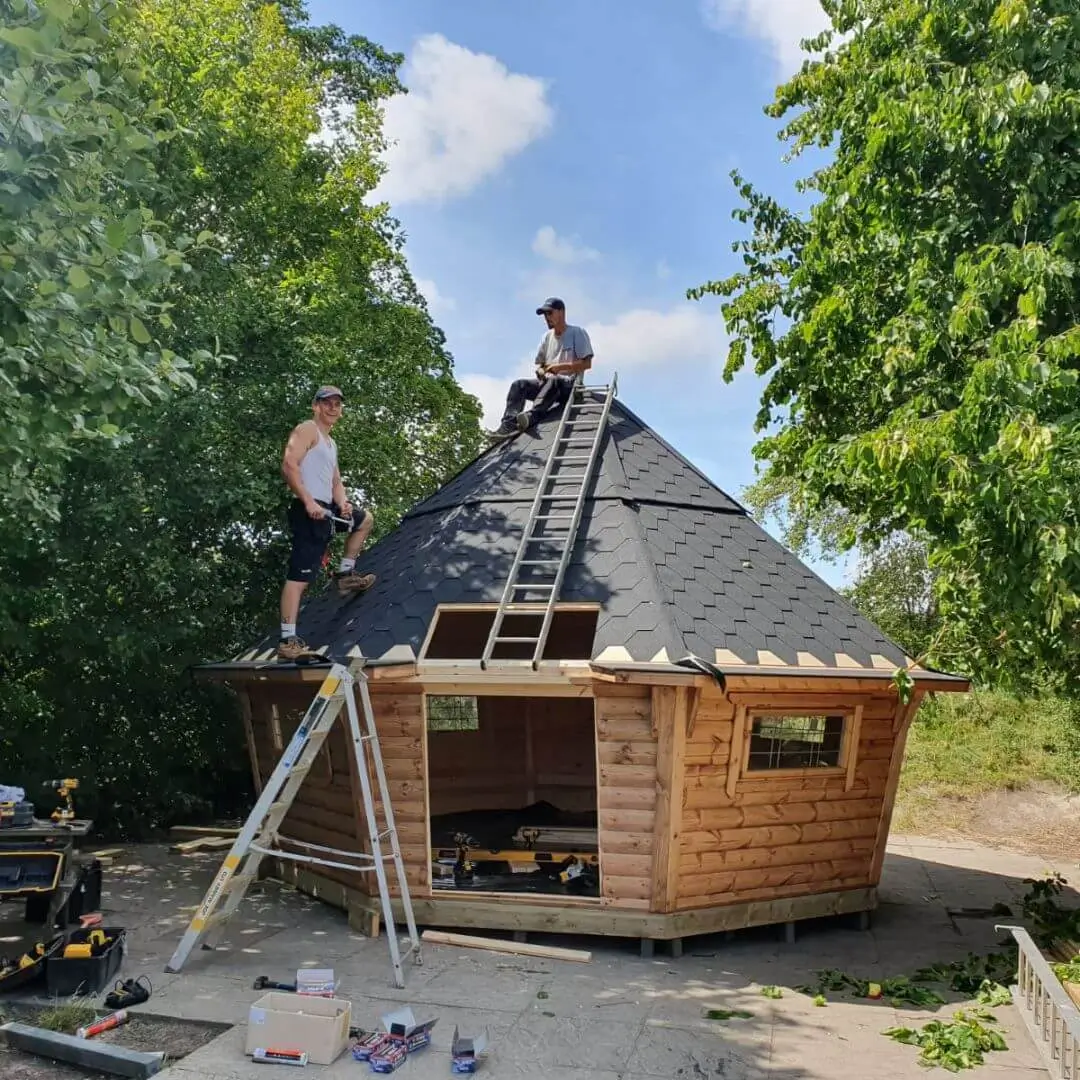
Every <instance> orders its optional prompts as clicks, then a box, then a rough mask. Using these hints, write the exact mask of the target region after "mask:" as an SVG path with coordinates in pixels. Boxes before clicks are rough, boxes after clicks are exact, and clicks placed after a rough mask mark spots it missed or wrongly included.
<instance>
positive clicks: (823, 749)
mask: <svg viewBox="0 0 1080 1080" xmlns="http://www.w3.org/2000/svg"><path fill="white" fill-rule="evenodd" d="M844 719H845V718H844V716H843V715H839V714H834V715H825V714H810V715H804V716H789V715H779V716H777V715H770V714H768V713H761V714H758V715H755V716H753V717H752V718H751V726H750V746H749V747H748V749H747V754H746V772H747V773H761V772H771V771H773V770H776V769H820V768H826V769H837V768H840V766H841V764H842V755H843V749H844Z"/></svg>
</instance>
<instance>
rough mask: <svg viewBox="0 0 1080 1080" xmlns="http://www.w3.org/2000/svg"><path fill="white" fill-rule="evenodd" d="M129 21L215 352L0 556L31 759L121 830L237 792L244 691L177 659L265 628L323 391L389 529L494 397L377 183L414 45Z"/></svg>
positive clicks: (332, 34)
mask: <svg viewBox="0 0 1080 1080" xmlns="http://www.w3.org/2000/svg"><path fill="white" fill-rule="evenodd" d="M123 32H124V34H125V36H126V38H127V40H128V41H129V42H130V44H131V47H132V48H133V49H134V50H135V51H136V52H137V53H138V55H140V56H142V57H143V58H144V59H145V62H146V65H147V68H148V72H149V74H148V81H149V86H150V88H151V92H152V94H153V95H154V96H155V97H156V98H158V99H159V100H160V101H161V102H162V104H163V106H164V107H165V108H167V109H168V110H169V112H170V114H171V115H172V116H173V117H175V124H176V128H177V130H178V132H179V134H178V135H177V136H176V137H175V138H173V139H171V140H170V141H169V142H167V143H164V144H162V145H161V146H160V147H159V148H158V152H157V156H156V159H155V164H156V168H157V170H158V173H159V184H158V189H157V191H156V193H155V200H154V203H153V210H154V212H155V214H157V215H158V217H160V218H161V219H163V220H166V221H169V222H170V223H172V224H173V225H174V227H176V228H178V229H181V230H183V231H184V232H186V233H187V234H193V235H196V236H197V235H199V234H200V233H209V234H211V235H212V237H213V239H212V241H210V242H208V243H207V244H206V245H205V247H204V249H203V250H201V251H199V252H198V253H196V254H193V255H192V257H191V260H190V262H191V273H190V274H188V275H186V276H185V277H184V278H183V279H182V280H174V281H172V282H169V283H167V284H166V285H165V287H164V289H163V293H162V295H163V297H165V298H166V299H167V302H168V303H170V304H171V305H172V307H171V309H170V310H171V313H172V320H171V323H172V324H171V326H170V327H169V329H168V334H167V336H166V337H165V339H164V340H165V341H166V342H167V344H168V347H169V348H171V349H173V350H174V351H176V352H177V353H178V354H188V353H194V352H197V351H198V350H214V352H215V353H216V354H217V355H218V359H217V360H216V361H215V362H213V363H206V364H203V365H201V366H200V368H199V369H198V371H197V381H198V385H197V388H196V389H195V390H194V391H192V392H190V393H187V394H184V395H176V396H174V397H172V398H170V399H168V400H166V401H163V402H161V403H160V404H158V405H157V406H156V407H155V408H154V409H153V411H152V412H150V411H148V412H146V413H145V414H143V415H141V416H138V417H136V418H135V419H134V421H133V423H132V424H131V425H130V427H129V431H130V438H129V440H128V441H127V442H126V443H125V444H124V445H122V446H104V445H102V446H87V447H85V448H83V449H82V451H81V452H80V453H79V455H78V456H77V457H76V458H74V459H73V460H72V461H71V462H70V463H69V465H68V466H67V468H66V469H65V470H64V473H63V476H62V480H61V483H60V487H59V503H60V505H61V507H62V508H63V511H64V512H63V516H62V518H61V521H60V523H59V526H58V527H57V528H56V529H55V530H54V531H51V532H49V533H48V534H44V535H40V536H37V537H34V542H33V543H30V544H25V543H24V544H22V545H21V546H20V545H17V544H16V545H13V547H12V548H10V549H9V550H8V554H7V555H6V557H5V556H4V555H2V554H0V570H3V572H4V574H5V577H6V579H7V580H9V581H15V582H17V583H18V587H17V588H16V589H14V590H13V591H12V594H11V595H10V596H9V597H8V598H7V603H6V611H5V612H4V614H6V616H7V623H6V630H7V635H6V643H5V654H4V655H5V663H6V664H7V666H8V676H9V677H8V678H7V679H6V680H5V682H4V685H3V687H2V688H0V708H5V709H6V710H7V711H8V712H10V713H11V714H12V715H13V716H15V717H16V719H17V721H18V723H17V724H16V725H15V735H14V737H12V739H11V743H12V752H13V753H14V760H15V762H16V763H17V764H18V766H19V767H20V768H21V769H22V770H23V772H24V773H25V774H27V775H29V774H34V775H41V774H42V773H43V772H50V773H52V772H55V771H56V769H58V768H59V769H61V771H63V770H64V769H74V770H75V775H79V773H80V770H81V771H82V774H83V776H84V778H85V779H86V780H87V785H86V788H85V797H86V798H87V799H88V800H92V801H91V802H90V806H91V807H92V808H93V809H95V811H96V812H97V814H98V816H99V819H100V820H102V821H103V822H106V823H107V824H108V825H110V826H113V827H117V828H124V829H126V830H128V831H132V832H133V831H135V830H137V829H139V828H140V827H144V826H145V825H147V824H150V823H160V822H166V821H168V820H176V819H177V818H181V817H184V816H186V815H191V814H194V813H195V812H196V811H197V810H198V809H200V808H205V806H206V805H208V803H209V801H210V800H211V798H218V797H219V794H220V793H222V792H224V793H228V792H230V791H232V792H234V793H236V794H237V796H238V797H240V796H242V795H243V794H245V793H246V791H247V774H248V765H247V758H246V754H245V753H244V750H243V744H242V739H241V734H240V727H239V723H238V718H237V711H236V709H235V706H234V704H233V702H232V701H231V699H230V698H227V697H225V696H224V695H223V694H220V693H218V692H216V691H214V690H213V689H207V688H205V687H203V686H202V685H195V684H193V683H192V680H191V678H190V675H189V669H190V668H191V666H192V665H194V664H198V663H200V662H203V661H207V660H220V659H224V658H227V657H229V656H231V655H235V654H236V652H238V651H239V650H240V649H241V648H243V647H244V646H246V645H247V644H248V643H249V642H250V641H251V640H252V639H253V638H254V637H257V636H261V635H262V634H263V633H265V631H266V629H267V627H268V626H272V625H276V622H277V594H278V590H279V589H280V585H281V581H282V577H283V573H284V566H285V561H286V555H287V538H286V536H285V534H284V525H285V520H284V511H285V506H286V501H287V498H288V493H287V491H286V489H285V487H284V484H283V483H282V480H281V476H280V471H279V464H280V458H281V452H282V448H283V445H284V441H285V439H286V437H287V435H288V432H289V429H290V428H291V426H292V425H293V424H294V423H296V422H298V421H299V420H301V419H304V418H305V417H309V416H310V415H311V413H310V402H311V398H312V394H313V392H314V390H315V389H316V387H317V386H318V385H320V384H321V383H323V382H332V383H336V384H337V385H339V386H341V387H342V388H343V390H344V392H345V396H346V413H345V417H344V419H343V420H342V421H341V423H340V424H339V425H338V427H337V428H335V438H336V439H337V442H338V445H339V452H340V461H341V468H342V473H343V476H344V478H345V482H346V485H347V487H349V488H350V490H351V491H353V492H354V494H355V495H356V496H357V497H358V498H359V499H361V500H362V501H363V502H364V503H365V504H366V505H367V506H369V507H370V508H371V509H372V510H373V512H374V514H375V517H376V530H377V535H379V534H382V533H385V532H386V531H387V530H388V529H390V528H392V527H393V526H394V524H395V523H396V521H397V519H398V518H399V517H400V515H401V514H402V513H403V512H404V511H405V510H406V509H407V508H408V507H409V506H411V505H412V504H413V503H414V502H415V501H416V500H417V499H419V498H421V497H422V496H423V495H425V494H427V493H428V492H430V491H431V490H432V489H433V488H434V487H435V486H436V485H437V484H438V483H440V482H441V481H442V479H443V478H444V477H445V476H446V475H447V473H448V472H450V471H454V470H456V469H457V468H458V467H459V465H460V462H461V461H462V460H463V459H468V458H469V457H470V456H472V455H473V454H474V453H475V452H476V451H477V449H478V447H479V443H480V430H479V413H480V410H479V407H478V403H477V402H476V401H475V399H473V398H471V397H469V396H467V395H466V394H464V393H463V391H462V390H461V389H460V387H459V386H458V384H457V383H456V382H455V380H454V378H453V373H452V360H451V357H450V355H449V354H448V352H447V351H446V347H445V341H444V339H443V336H442V334H441V332H440V331H439V330H438V328H437V327H435V326H434V325H433V324H432V322H431V319H430V317H429V315H428V312H427V310H426V308H425V306H424V302H423V300H422V299H421V297H420V295H419V293H418V292H417V290H416V286H415V284H414V283H413V281H412V278H411V276H410V274H409V272H408V267H407V264H406V260H405V256H404V251H403V246H402V239H401V235H400V230H399V228H398V226H397V223H396V222H395V221H394V219H393V218H392V217H390V215H389V212H388V209H387V208H386V207H385V206H377V205H373V204H371V203H370V201H368V202H365V201H364V200H365V196H366V195H367V194H368V192H370V191H371V189H372V188H374V186H375V185H376V183H377V182H378V179H379V168H378V165H377V161H376V152H377V150H378V148H379V146H380V139H381V136H380V131H379V111H378V109H379V101H380V98H381V97H382V96H385V95H386V94H387V93H391V92H393V91H394V90H395V89H396V87H397V83H396V76H395V71H396V65H397V63H398V62H399V61H400V58H397V57H394V56H393V55H391V54H387V53H385V52H383V51H382V50H381V49H379V48H378V47H377V46H375V45H374V44H372V43H371V42H367V41H366V40H365V39H362V38H352V37H348V36H346V35H344V34H343V33H342V32H340V31H338V30H336V29H335V28H333V27H329V28H320V27H311V26H309V25H308V24H307V22H306V16H305V14H304V12H303V9H302V8H301V7H300V6H299V5H296V4H286V5H282V6H278V5H274V4H263V3H254V2H251V0H183V2H180V0H141V2H140V3H139V5H138V7H137V9H135V18H134V19H132V20H131V21H129V22H126V23H125V24H124V27H123ZM330 114H333V120H332V123H331V125H330V130H329V131H328V130H327V129H326V127H324V121H325V120H326V119H327V117H328V116H329V115H330ZM16 552H17V554H16ZM4 562H6V566H5V565H2V564H3V563H4ZM57 671H63V672H64V673H65V676H66V677H65V678H64V679H60V680H58V679H56V678H55V677H53V675H54V673H55V672H57ZM0 738H2V736H0ZM0 757H5V758H6V757H7V755H6V754H0Z"/></svg>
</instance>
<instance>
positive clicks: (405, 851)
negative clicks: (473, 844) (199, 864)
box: [249, 683, 431, 895]
mask: <svg viewBox="0 0 1080 1080" xmlns="http://www.w3.org/2000/svg"><path fill="white" fill-rule="evenodd" d="M369 686H370V689H371V701H372V708H373V709H374V712H375V724H376V727H377V729H378V732H379V743H380V747H381V749H382V756H383V769H384V771H385V773H386V781H387V785H388V787H389V789H390V792H391V797H392V799H393V809H394V817H395V823H396V825H397V829H398V838H399V841H400V843H401V853H402V858H403V860H404V862H405V873H406V877H407V879H408V881H409V888H410V891H412V892H413V893H414V894H416V895H427V893H428V892H429V891H430V883H431V882H430V873H431V871H430V857H429V853H428V834H427V799H426V797H425V791H424V769H425V766H424V739H423V706H422V696H421V695H420V694H419V693H418V692H415V691H411V690H406V689H405V688H403V687H396V688H393V689H390V688H387V690H385V691H384V690H383V689H382V688H381V687H378V686H377V685H375V684H369ZM317 690H318V685H317V684H314V683H311V684H303V685H299V686H290V685H288V684H281V683H275V684H273V685H272V686H266V687H253V688H251V689H250V690H249V693H250V694H251V703H252V709H251V721H252V733H253V736H254V740H255V751H256V755H257V759H258V768H259V775H260V778H261V779H262V781H263V782H264V783H265V781H266V780H267V778H268V777H269V776H270V774H271V773H272V772H273V771H274V769H275V768H276V766H277V763H278V760H279V758H280V757H281V753H282V750H283V748H284V746H286V745H288V741H289V739H290V738H291V737H292V735H293V733H294V732H295V731H296V728H297V725H298V724H299V723H300V719H301V717H302V716H303V715H304V712H305V711H306V709H307V708H308V706H309V705H310V704H311V702H312V699H313V698H314V696H315V693H316V692H317ZM275 714H276V715H275ZM361 724H363V718H362V717H361ZM346 725H347V719H346V717H345V715H344V713H343V714H342V715H340V716H339V717H338V719H337V720H336V721H335V723H334V727H333V728H332V729H331V731H330V734H329V736H328V737H327V740H326V742H325V743H324V745H323V749H322V751H321V752H320V753H319V755H318V757H317V758H316V760H315V764H314V765H313V767H312V770H311V772H310V773H309V774H308V776H307V779H306V780H305V781H304V783H303V784H302V785H301V786H300V790H299V791H298V792H297V793H296V798H295V799H294V800H293V804H292V807H291V808H290V810H289V812H288V814H287V815H286V816H285V820H284V821H283V822H282V825H281V829H280V831H279V835H280V838H281V845H282V847H283V848H285V849H286V850H288V849H289V848H290V845H289V843H288V841H289V839H290V838H291V839H295V840H303V841H306V842H308V843H312V844H322V845H324V846H326V847H335V848H339V849H340V850H342V851H355V852H361V853H369V852H370V844H369V841H368V825H367V822H366V821H365V819H364V813H363V799H362V795H361V790H360V785H359V780H358V778H356V777H354V776H353V775H352V772H353V769H352V765H351V761H352V755H351V753H350V750H349V742H348V736H347V727H346ZM276 731H280V734H281V745H280V746H278V744H277V742H276V738H275V734H276ZM368 775H369V778H370V782H371V792H372V798H373V799H374V801H375V814H376V819H377V820H378V822H379V827H380V829H382V828H384V827H385V826H384V817H383V809H382V802H381V800H380V799H379V797H378V784H377V782H376V779H375V773H374V769H372V768H370V767H369V772H368ZM292 850H296V851H298V852H300V853H303V851H304V849H303V848H299V847H297V848H293V849H292ZM328 857H330V856H328ZM310 869H311V871H312V872H314V873H317V874H318V876H320V877H323V878H326V879H329V880H331V881H337V882H340V883H341V884H343V885H346V886H348V887H349V888H351V889H356V890H357V891H360V892H366V893H369V894H372V893H374V892H375V891H376V883H375V880H374V875H373V874H372V873H370V872H368V873H354V872H352V871H348V870H338V869H336V868H334V867H326V866H313V867H310ZM389 882H390V886H391V892H392V893H393V894H394V895H398V892H399V890H398V888H397V884H396V882H395V880H394V875H393V872H392V870H391V872H390V874H389Z"/></svg>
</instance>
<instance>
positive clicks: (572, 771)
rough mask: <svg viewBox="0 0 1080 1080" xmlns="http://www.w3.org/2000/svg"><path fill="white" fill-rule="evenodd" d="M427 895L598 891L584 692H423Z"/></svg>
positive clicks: (588, 705) (589, 706) (590, 729)
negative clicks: (428, 844)
mask: <svg viewBox="0 0 1080 1080" xmlns="http://www.w3.org/2000/svg"><path fill="white" fill-rule="evenodd" d="M426 714H427V740H428V797H429V800H430V812H431V878H432V889H433V891H434V892H436V893H439V892H455V893H516V894H523V895H528V894H530V893H531V894H546V895H558V896H579V897H599V896H600V857H599V846H598V840H597V784H596V725H595V721H594V717H593V702H592V699H591V698H562V697H502V696H475V697H474V696H460V695H436V694H429V695H427V697H426Z"/></svg>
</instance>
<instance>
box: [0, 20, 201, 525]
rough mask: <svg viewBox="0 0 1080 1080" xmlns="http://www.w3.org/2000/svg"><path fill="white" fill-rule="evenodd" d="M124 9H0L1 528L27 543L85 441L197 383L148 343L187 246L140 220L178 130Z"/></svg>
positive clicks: (113, 431) (149, 216)
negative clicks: (25, 536) (4, 521)
mask: <svg viewBox="0 0 1080 1080" xmlns="http://www.w3.org/2000/svg"><path fill="white" fill-rule="evenodd" d="M127 10H128V9H127V6H126V4H124V3H121V2H118V0H37V2H34V0H0V82H2V93H0V517H7V518H10V519H12V520H17V521H20V522H21V523H22V525H23V528H24V530H25V528H26V527H27V526H28V525H30V524H33V523H37V524H39V525H40V524H42V522H43V520H47V519H48V518H49V517H54V518H55V516H56V514H57V512H58V511H57V492H56V489H55V484H56V481H57V477H58V470H59V469H60V468H61V467H62V465H63V464H64V462H65V461H67V460H68V459H69V458H70V456H71V455H72V453H73V452H75V451H76V450H77V449H78V447H79V446H80V445H81V444H82V443H83V442H85V441H87V440H92V439H97V440H109V441H111V440H115V439H116V438H117V437H118V436H119V435H120V434H121V428H122V426H123V425H124V424H125V423H126V422H127V421H128V420H130V419H131V417H132V416H134V415H136V414H137V413H138V411H139V407H146V406H149V405H151V404H153V403H155V402H159V401H162V400H165V399H166V398H167V397H168V396H169V395H170V394H171V393H172V392H173V391H175V390H177V389H180V390H189V389H190V388H191V387H192V385H193V381H192V374H191V368H190V366H189V363H188V361H185V360H184V359H182V358H181V356H180V355H178V354H177V353H176V352H175V351H174V350H172V349H170V348H168V347H166V346H165V345H163V344H162V342H161V340H160V334H161V331H162V330H163V329H166V328H167V327H168V326H169V321H170V315H169V305H168V304H167V303H164V302H162V298H161V290H162V288H163V287H165V286H166V285H167V284H168V283H169V282H170V281H171V280H173V279H174V278H175V277H176V276H177V274H178V273H180V274H182V272H183V271H184V270H186V269H187V264H186V262H185V259H186V258H187V256H188V255H189V254H190V250H191V239H190V237H184V236H182V235H181V236H175V235H171V234H174V233H175V230H170V229H168V228H167V227H166V226H165V225H164V224H163V222H162V221H161V220H160V218H158V217H157V216H155V214H154V212H153V210H152V209H151V208H150V204H151V202H152V200H153V195H154V191H155V187H156V174H155V168H154V160H155V156H156V152H157V150H158V148H159V147H161V146H162V145H163V144H164V143H165V142H166V141H167V140H168V139H170V138H171V137H172V136H173V135H174V134H175V128H174V125H173V124H172V122H171V119H170V117H169V114H168V112H167V110H164V109H162V107H161V105H160V103H159V102H157V101H155V100H154V98H153V97H152V95H151V94H149V93H148V92H147V86H146V77H145V76H146V73H145V70H144V68H143V67H142V65H141V64H140V61H139V57H138V55H137V54H136V52H135V51H134V50H133V49H132V48H131V46H130V44H129V43H127V42H125V41H124V40H123V38H122V36H120V34H119V33H118V27H119V26H120V24H121V23H122V21H123V20H124V18H125V17H126V14H127ZM200 359H201V354H200V353H192V354H190V355H189V360H191V361H193V362H196V363H197V362H198V361H199V360H200Z"/></svg>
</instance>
